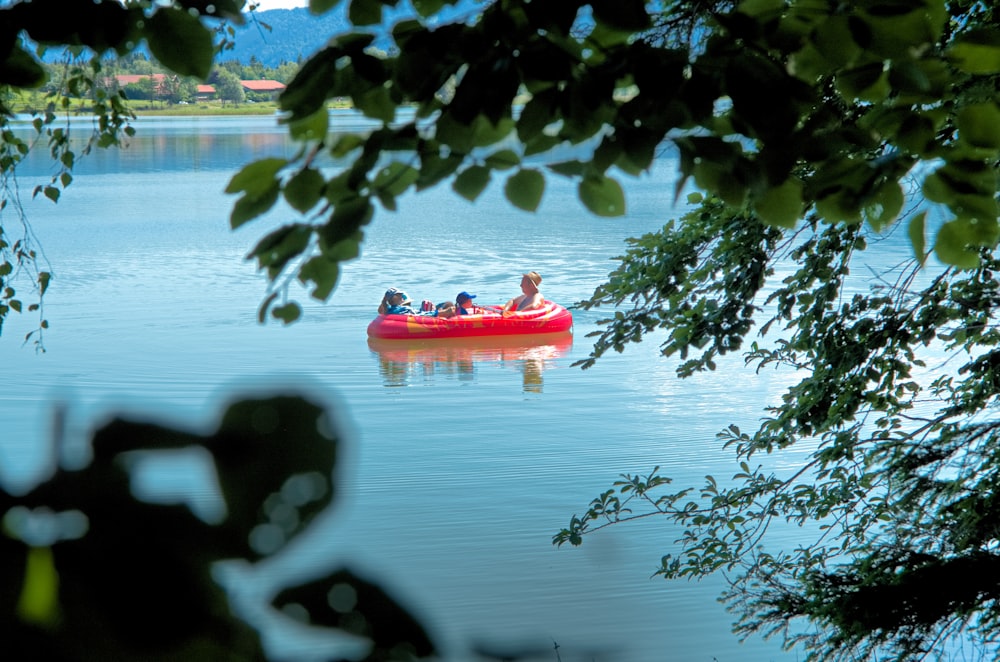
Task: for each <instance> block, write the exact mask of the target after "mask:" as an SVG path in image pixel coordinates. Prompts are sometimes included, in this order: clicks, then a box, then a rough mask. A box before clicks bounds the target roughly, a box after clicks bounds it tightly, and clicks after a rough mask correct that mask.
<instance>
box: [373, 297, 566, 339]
mask: <svg viewBox="0 0 1000 662" xmlns="http://www.w3.org/2000/svg"><path fill="white" fill-rule="evenodd" d="M497 308H498V310H499V306H498V307H497ZM572 327H573V315H572V313H570V312H569V311H568V310H566V309H565V308H563V307H562V306H560V305H559V304H557V303H553V302H551V301H546V302H545V305H544V306H543V307H542V308H536V309H534V310H526V311H523V312H518V313H511V312H504V313H501V312H487V313H484V314H482V315H455V316H454V317H433V316H430V315H379V316H378V317H376V318H375V319H374V320H372V322H371V324H369V325H368V335H369V336H371V337H372V338H385V339H393V340H416V339H420V338H475V337H479V336H511V335H515V334H517V335H519V334H529V335H530V334H539V333H565V332H566V331H569V330H570V329H571V328H572Z"/></svg>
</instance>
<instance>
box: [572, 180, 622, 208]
mask: <svg viewBox="0 0 1000 662" xmlns="http://www.w3.org/2000/svg"><path fill="white" fill-rule="evenodd" d="M579 194H580V200H582V201H583V204H584V205H586V207H587V209H589V210H590V211H591V212H593V213H595V214H597V215H598V216H608V217H614V216H624V215H625V192H624V191H623V190H622V187H621V184H619V183H618V182H617V181H615V180H614V179H612V178H610V177H604V176H602V177H593V176H590V177H584V178H583V179H582V180H581V181H580V186H579Z"/></svg>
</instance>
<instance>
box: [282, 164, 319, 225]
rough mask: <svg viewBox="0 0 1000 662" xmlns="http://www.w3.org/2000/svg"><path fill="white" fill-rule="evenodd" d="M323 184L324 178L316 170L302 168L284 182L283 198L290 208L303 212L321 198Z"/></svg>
mask: <svg viewBox="0 0 1000 662" xmlns="http://www.w3.org/2000/svg"><path fill="white" fill-rule="evenodd" d="M325 185H326V180H325V179H323V175H321V174H320V173H319V171H318V170H315V169H313V168H304V169H302V170H300V171H299V172H297V173H295V174H294V175H292V177H291V178H290V179H289V180H288V182H287V183H286V184H285V188H284V193H285V200H286V201H287V202H288V204H289V205H291V207H292V209H294V210H296V211H298V212H301V213H303V214H304V213H305V212H307V211H309V210H310V209H312V208H313V207H315V206H316V203H317V202H319V201H320V200H321V199H322V198H323V188H324V186H325Z"/></svg>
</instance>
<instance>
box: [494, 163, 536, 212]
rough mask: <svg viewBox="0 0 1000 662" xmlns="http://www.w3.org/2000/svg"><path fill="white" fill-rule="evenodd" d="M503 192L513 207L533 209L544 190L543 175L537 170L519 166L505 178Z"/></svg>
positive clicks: (526, 209)
mask: <svg viewBox="0 0 1000 662" xmlns="http://www.w3.org/2000/svg"><path fill="white" fill-rule="evenodd" d="M503 192H504V195H505V196H507V199H508V200H510V202H511V204H513V205H514V206H515V207H517V208H519V209H524V210H525V211H535V210H536V209H538V205H539V204H540V203H541V201H542V194H543V193H544V192H545V177H543V176H542V173H540V172H538V171H537V170H534V169H531V168H521V169H520V170H518V171H517V172H515V173H514V174H513V175H511V176H510V177H508V178H507V182H506V184H505V185H504V189H503Z"/></svg>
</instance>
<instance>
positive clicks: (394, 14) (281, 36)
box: [219, 0, 558, 67]
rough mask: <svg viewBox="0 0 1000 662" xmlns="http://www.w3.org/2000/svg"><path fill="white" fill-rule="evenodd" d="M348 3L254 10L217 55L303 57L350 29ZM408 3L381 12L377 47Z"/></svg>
mask: <svg viewBox="0 0 1000 662" xmlns="http://www.w3.org/2000/svg"><path fill="white" fill-rule="evenodd" d="M556 1H558V0H556ZM347 4H348V3H342V4H340V5H339V6H338V7H337V8H336V9H335V10H333V11H330V12H327V13H326V14H323V15H322V16H315V15H313V14H310V13H309V10H308V9H307V8H305V7H300V8H297V9H269V10H267V11H262V12H257V18H256V20H254V19H253V18H248V19H247V21H246V23H245V25H242V26H239V27H238V28H236V37H235V41H236V45H235V47H234V48H233V49H232V50H229V51H226V52H224V53H222V54H221V56H220V58H219V59H220V60H221V61H226V60H237V61H239V62H240V63H241V64H248V63H249V62H250V56H251V55H252V56H254V57H256V58H257V60H258V61H260V62H261V63H262V64H263V65H264V66H267V67H277V66H278V65H280V64H281V63H282V62H298V61H299V60H300V59H301V60H305V59H306V58H308V57H309V56H310V55H312V54H313V53H315V52H316V51H317V50H319V49H320V48H322V47H323V46H324V45H326V43H327V42H328V41H329V40H330V38H331V37H334V36H337V35H341V34H344V33H345V32H347V31H348V30H350V29H351V24H350V22H349V21H348V20H347V16H346V11H347ZM408 4H409V3H400V4H399V5H398V6H397V7H396V8H392V7H389V6H386V7H385V8H384V16H385V17H386V22H387V24H388V25H389V26H390V28H385V27H383V28H380V30H381V35H380V36H378V37H377V38H376V40H375V46H376V47H378V48H382V49H385V50H388V49H389V47H390V46H391V45H392V42H391V39H390V38H389V36H388V32H389V30H390V29H391V26H392V25H393V24H395V23H396V22H398V21H399V20H401V19H403V18H406V17H407V12H412V10H411V9H408V7H407V5H408ZM482 4H483V2H482V0H460V2H458V4H457V5H456V6H454V7H445V8H444V9H442V10H441V12H440V18H442V19H444V20H451V19H452V18H453V17H457V16H469V15H473V14H475V13H476V12H478V11H479V10H480V9H481V5H482ZM265 26H270V28H271V29H270V30H268V29H267V28H266V27H265Z"/></svg>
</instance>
